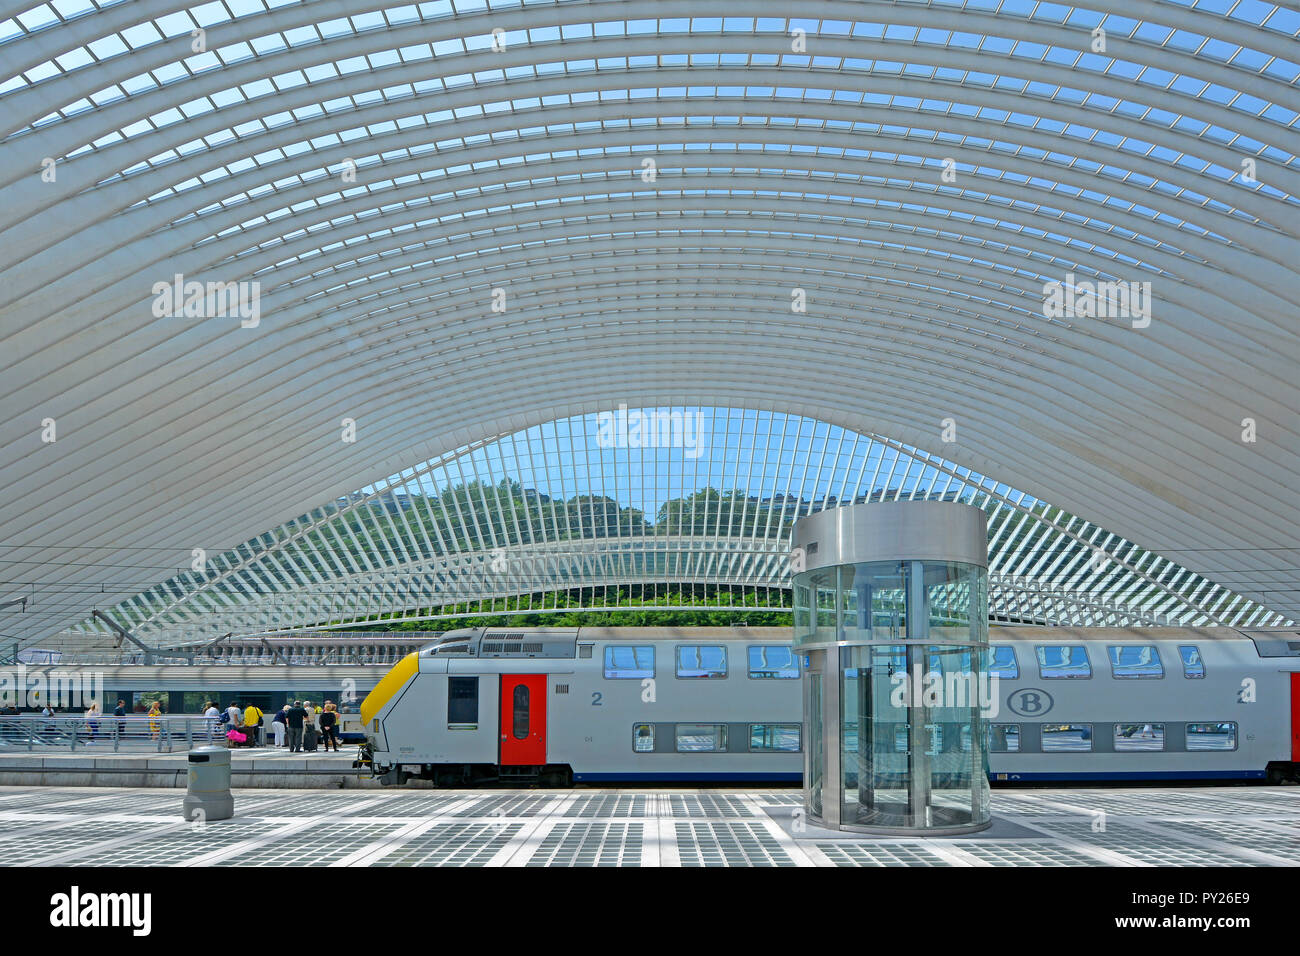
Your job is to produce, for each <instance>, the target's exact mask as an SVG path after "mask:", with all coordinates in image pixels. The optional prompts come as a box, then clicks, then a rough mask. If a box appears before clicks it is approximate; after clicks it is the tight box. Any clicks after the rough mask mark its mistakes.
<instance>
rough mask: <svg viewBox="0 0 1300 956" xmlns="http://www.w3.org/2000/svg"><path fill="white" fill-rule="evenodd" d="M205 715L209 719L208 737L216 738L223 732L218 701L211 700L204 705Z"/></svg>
mask: <svg viewBox="0 0 1300 956" xmlns="http://www.w3.org/2000/svg"><path fill="white" fill-rule="evenodd" d="M203 716H204V717H205V718H206V719H207V721H208V739H209V740H216V739H217V734H218V733H220V732H221V711H219V710H218V709H217V702H216V701H214V700H210V701H208V702H207V703H206V704H204V705H203Z"/></svg>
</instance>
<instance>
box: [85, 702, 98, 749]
mask: <svg viewBox="0 0 1300 956" xmlns="http://www.w3.org/2000/svg"><path fill="white" fill-rule="evenodd" d="M86 727H87V729H89V731H90V742H91V743H92V744H93V743H94V742H95V738H96V737H97V736H98V735H99V702H98V701H94V700H92V701H91V702H90V706H89V707H87V708H86Z"/></svg>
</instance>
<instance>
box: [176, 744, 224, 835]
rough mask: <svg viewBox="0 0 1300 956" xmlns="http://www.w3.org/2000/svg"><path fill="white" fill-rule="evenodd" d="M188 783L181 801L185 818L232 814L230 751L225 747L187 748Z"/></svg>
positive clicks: (192, 818)
mask: <svg viewBox="0 0 1300 956" xmlns="http://www.w3.org/2000/svg"><path fill="white" fill-rule="evenodd" d="M189 768H190V782H189V790H188V792H187V793H186V794H185V801H184V802H183V803H182V804H181V814H182V816H184V817H185V819H186V820H194V819H195V818H196V817H197V818H198V819H201V820H203V821H205V822H210V821H212V820H229V819H230V818H231V817H233V816H234V815H235V798H234V796H232V795H231V793H230V751H229V750H227V749H226V748H225V747H195V748H194V749H193V750H191V751H190V759H189Z"/></svg>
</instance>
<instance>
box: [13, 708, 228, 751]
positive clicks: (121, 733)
mask: <svg viewBox="0 0 1300 956" xmlns="http://www.w3.org/2000/svg"><path fill="white" fill-rule="evenodd" d="M225 743H226V728H225V726H224V725H222V724H221V723H220V722H219V721H218V720H216V719H214V718H211V717H184V716H170V715H161V714H160V715H157V716H152V717H151V716H148V715H140V714H132V715H130V716H127V717H115V716H113V715H112V714H109V715H108V716H103V715H100V716H97V717H94V718H87V717H86V716H84V715H82V716H76V717H72V716H53V717H44V716H42V715H40V714H21V715H17V716H3V715H0V754H4V753H15V752H35V751H44V752H49V753H71V752H74V751H83V750H84V751H85V752H86V753H88V754H95V753H174V752H176V751H182V750H189V749H191V748H192V747H200V746H205V745H213V744H215V745H224V744H225Z"/></svg>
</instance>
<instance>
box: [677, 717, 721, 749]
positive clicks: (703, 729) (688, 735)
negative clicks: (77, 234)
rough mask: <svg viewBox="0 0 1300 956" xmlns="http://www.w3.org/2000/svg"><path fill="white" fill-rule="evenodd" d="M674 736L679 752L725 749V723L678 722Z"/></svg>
mask: <svg viewBox="0 0 1300 956" xmlns="http://www.w3.org/2000/svg"><path fill="white" fill-rule="evenodd" d="M674 736H675V738H676V743H677V752H678V753H679V754H687V753H721V752H723V751H725V750H726V749H727V725H726V724H678V725H677V726H676V728H675V730H674Z"/></svg>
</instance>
